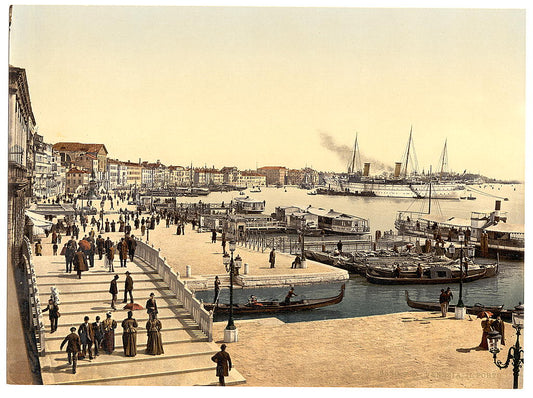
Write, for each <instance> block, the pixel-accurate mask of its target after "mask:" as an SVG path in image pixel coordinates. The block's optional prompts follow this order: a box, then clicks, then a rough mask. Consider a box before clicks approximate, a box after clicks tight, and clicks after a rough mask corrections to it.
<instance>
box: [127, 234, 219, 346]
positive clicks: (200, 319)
mask: <svg viewBox="0 0 533 398" xmlns="http://www.w3.org/2000/svg"><path fill="white" fill-rule="evenodd" d="M160 251H161V249H155V248H154V247H153V246H149V245H148V244H146V243H144V242H141V241H137V249H136V250H135V255H136V256H138V257H139V258H141V259H142V260H144V261H145V262H147V263H148V265H150V266H151V267H152V268H153V269H154V270H156V271H157V273H158V274H159V276H161V277H162V278H163V280H164V281H165V282H166V283H167V284H168V286H169V288H170V290H172V292H173V293H174V294H175V295H176V298H177V299H178V300H179V301H180V302H181V303H182V304H183V308H184V309H185V310H187V312H189V313H190V314H191V315H192V317H193V319H194V321H195V322H196V323H197V324H198V326H199V327H200V329H201V330H202V331H203V332H204V333H205V335H206V336H207V338H208V340H209V341H213V312H212V311H210V312H208V311H206V309H205V308H204V306H203V305H202V303H201V302H200V301H199V300H198V299H197V298H196V297H194V294H193V292H192V291H191V290H190V289H189V288H188V287H187V286H186V285H185V283H183V281H182V280H181V279H180V274H179V272H176V271H174V270H173V269H172V268H171V267H170V266H169V265H168V264H167V262H166V259H165V258H163V257H161V254H160Z"/></svg>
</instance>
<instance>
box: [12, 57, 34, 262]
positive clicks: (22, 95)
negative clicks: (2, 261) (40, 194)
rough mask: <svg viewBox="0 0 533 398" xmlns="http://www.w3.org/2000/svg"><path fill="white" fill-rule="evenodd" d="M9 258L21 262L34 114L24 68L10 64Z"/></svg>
mask: <svg viewBox="0 0 533 398" xmlns="http://www.w3.org/2000/svg"><path fill="white" fill-rule="evenodd" d="M8 106H9V108H8V121H9V133H8V184H9V186H8V217H7V226H8V233H7V239H8V244H7V250H8V258H10V259H11V264H12V266H13V267H14V268H15V267H17V266H18V265H20V264H21V253H22V240H23V235H24V229H25V224H26V222H25V221H26V220H25V214H24V212H25V209H26V208H27V207H29V204H30V198H31V197H32V184H31V180H32V177H33V171H34V162H35V153H34V149H33V141H34V137H35V134H36V132H35V129H36V123H35V117H34V115H33V110H32V107H31V101H30V92H29V88H28V81H27V79H26V70H25V69H22V68H17V67H14V66H11V65H10V66H9V103H8Z"/></svg>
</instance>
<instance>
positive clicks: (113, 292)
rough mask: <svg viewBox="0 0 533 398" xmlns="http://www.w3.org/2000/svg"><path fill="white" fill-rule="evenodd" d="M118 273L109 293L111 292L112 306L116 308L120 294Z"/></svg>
mask: <svg viewBox="0 0 533 398" xmlns="http://www.w3.org/2000/svg"><path fill="white" fill-rule="evenodd" d="M117 280H118V275H116V274H115V276H114V277H113V280H112V281H111V284H110V285H109V293H111V308H112V309H114V310H116V309H117V308H116V307H115V303H116V302H117V295H118V286H117Z"/></svg>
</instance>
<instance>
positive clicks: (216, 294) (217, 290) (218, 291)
mask: <svg viewBox="0 0 533 398" xmlns="http://www.w3.org/2000/svg"><path fill="white" fill-rule="evenodd" d="M219 295H220V279H219V278H218V275H217V276H215V298H214V299H213V303H216V302H217V301H218V296H219Z"/></svg>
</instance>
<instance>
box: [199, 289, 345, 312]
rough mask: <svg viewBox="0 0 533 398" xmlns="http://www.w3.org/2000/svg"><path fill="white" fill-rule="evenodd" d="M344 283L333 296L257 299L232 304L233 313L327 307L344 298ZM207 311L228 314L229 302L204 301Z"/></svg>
mask: <svg viewBox="0 0 533 398" xmlns="http://www.w3.org/2000/svg"><path fill="white" fill-rule="evenodd" d="M344 289H345V285H344V284H343V285H342V286H341V291H340V293H339V294H338V295H337V296H335V297H329V298H323V299H304V300H297V301H291V302H290V304H287V305H285V304H284V302H282V301H258V302H257V304H244V305H243V304H233V313H234V314H263V313H275V312H293V311H304V310H314V309H316V308H321V307H327V306H328V305H333V304H338V303H340V302H341V301H342V299H343V298H344ZM204 308H205V309H206V310H207V311H210V310H214V313H215V314H228V313H229V304H218V305H217V304H207V303H204Z"/></svg>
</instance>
